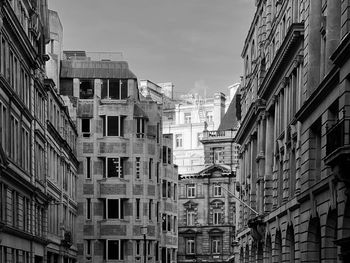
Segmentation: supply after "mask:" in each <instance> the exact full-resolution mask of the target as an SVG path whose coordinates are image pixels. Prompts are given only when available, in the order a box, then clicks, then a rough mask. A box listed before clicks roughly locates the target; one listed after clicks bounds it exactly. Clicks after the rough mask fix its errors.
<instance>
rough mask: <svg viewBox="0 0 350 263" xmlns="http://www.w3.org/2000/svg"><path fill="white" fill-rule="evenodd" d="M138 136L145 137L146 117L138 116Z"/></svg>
mask: <svg viewBox="0 0 350 263" xmlns="http://www.w3.org/2000/svg"><path fill="white" fill-rule="evenodd" d="M136 137H137V138H144V137H145V119H143V118H136Z"/></svg>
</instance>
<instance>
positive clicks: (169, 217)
mask: <svg viewBox="0 0 350 263" xmlns="http://www.w3.org/2000/svg"><path fill="white" fill-rule="evenodd" d="M167 223H168V228H167V230H168V231H171V215H168V218H167Z"/></svg>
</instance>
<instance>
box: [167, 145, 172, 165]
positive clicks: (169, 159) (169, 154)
mask: <svg viewBox="0 0 350 263" xmlns="http://www.w3.org/2000/svg"><path fill="white" fill-rule="evenodd" d="M171 160H172V157H171V149H170V148H168V164H171Z"/></svg>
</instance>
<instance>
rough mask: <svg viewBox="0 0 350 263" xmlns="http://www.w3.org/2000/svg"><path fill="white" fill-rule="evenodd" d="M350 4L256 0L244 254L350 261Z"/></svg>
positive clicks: (249, 46)
mask: <svg viewBox="0 0 350 263" xmlns="http://www.w3.org/2000/svg"><path fill="white" fill-rule="evenodd" d="M349 10H350V6H349V4H348V3H346V2H344V1H340V0H328V1H327V0H322V1H311V0H293V1H275V0H266V1H256V13H255V16H254V19H253V21H252V24H251V27H250V29H249V32H248V36H247V38H246V41H245V45H244V49H243V52H242V57H243V59H244V69H245V71H244V79H243V86H242V94H241V95H242V103H241V106H242V123H241V127H240V129H239V131H238V132H237V136H236V141H237V142H238V143H239V144H240V145H241V150H240V167H239V175H238V180H239V183H240V185H239V194H240V198H241V199H242V200H243V201H245V202H246V203H247V204H248V205H249V206H250V207H251V208H252V209H250V208H248V206H245V205H240V206H239V209H238V210H239V221H238V229H237V230H238V231H237V241H238V243H237V247H236V252H237V262H348V261H349V260H350V259H349V252H348V251H349V247H350V246H349V240H350V232H349V230H348V229H349V227H348V225H349V222H350V221H349V220H350V219H349V212H348V211H349V204H350V202H349V198H348V194H347V192H348V191H349V183H348V182H349V181H348V179H347V177H346V176H345V174H346V169H347V168H348V167H349V159H348V158H349V151H348V149H349V120H348V116H349V104H350V99H349V81H348V75H349V72H350V69H349V66H348V64H349V63H348V61H349V60H348V58H349V43H350V42H349V34H348V33H349V19H348V18H349V14H350V13H349Z"/></svg>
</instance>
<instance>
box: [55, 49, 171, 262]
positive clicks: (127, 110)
mask: <svg viewBox="0 0 350 263" xmlns="http://www.w3.org/2000/svg"><path fill="white" fill-rule="evenodd" d="M73 53H74V52H68V53H67V52H65V54H69V57H70V58H68V59H65V60H63V61H62V62H61V63H62V66H61V75H60V91H61V94H62V95H64V96H65V100H66V101H67V102H68V103H70V105H71V106H70V107H71V109H70V112H71V115H72V116H75V121H76V123H77V127H78V134H79V136H78V141H77V156H78V160H79V171H78V183H77V185H78V187H77V188H78V190H77V196H78V197H77V199H78V220H77V227H76V231H77V243H78V260H79V261H80V262H102V261H107V262H108V261H118V262H143V260H144V255H146V257H147V262H166V263H170V262H175V261H176V253H177V194H176V193H177V180H178V176H177V168H176V166H175V165H174V164H173V159H172V154H173V150H172V136H170V135H169V136H166V135H165V136H163V135H162V119H161V116H162V106H161V105H159V104H157V103H156V102H154V101H153V100H151V99H150V100H142V101H140V94H139V91H138V85H137V78H136V76H135V75H134V74H133V73H132V72H131V71H130V69H129V67H128V64H127V63H126V62H121V61H106V60H101V61H94V60H91V59H89V58H88V57H87V56H86V55H85V53H84V52H79V53H76V54H75V55H74V56H71V55H72V54H73ZM67 57H68V56H67ZM144 231H146V232H147V233H146V236H145V238H146V242H144V236H143V233H144Z"/></svg>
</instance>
